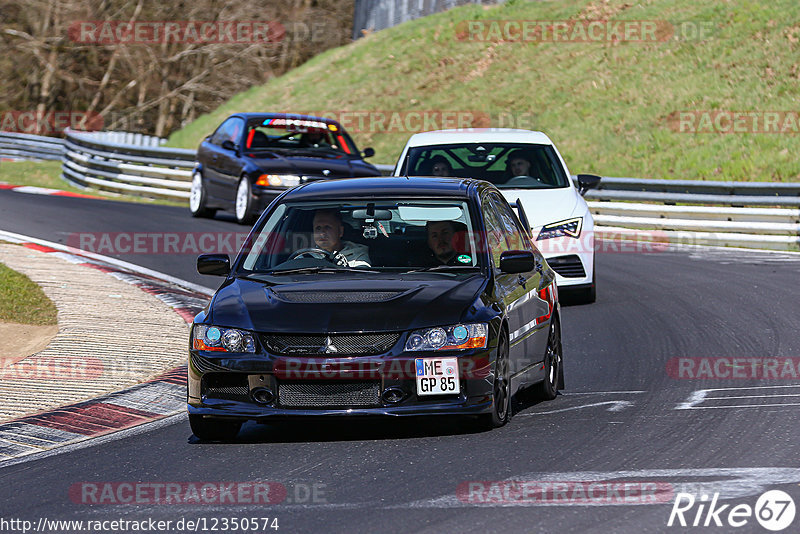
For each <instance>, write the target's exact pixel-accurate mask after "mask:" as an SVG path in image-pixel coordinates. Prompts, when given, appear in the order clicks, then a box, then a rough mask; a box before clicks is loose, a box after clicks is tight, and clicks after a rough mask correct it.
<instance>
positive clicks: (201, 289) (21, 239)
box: [0, 230, 215, 296]
mask: <svg viewBox="0 0 800 534" xmlns="http://www.w3.org/2000/svg"><path fill="white" fill-rule="evenodd" d="M0 239H4V240H6V241H11V242H14V243H25V242H30V243H35V244H37V245H43V246H46V247H50V248H54V249H56V250H61V251H64V252H68V253H70V254H77V255H78V256H84V257H87V258H91V259H94V260H98V261H102V262H105V263H108V264H110V265H114V266H115V267H121V268H123V269H127V270H129V271H132V272H135V273H139V274H143V275H146V276H152V277H154V278H159V279H161V280H163V281H165V282H169V283H172V284H175V285H177V286H181V287H184V288H186V289H190V290H192V291H196V292H198V293H202V294H203V295H208V296H211V295H213V294H214V291H215V290H214V289H211V288H209V287H205V286H201V285H199V284H195V283H192V282H189V281H187V280H182V279H180V278H176V277H174V276H172V275H169V274H166V273H162V272H159V271H154V270H153V269H148V268H147V267H141V266H139V265H135V264H133V263H128V262H127V261H122V260H118V259H117V258H112V257H110V256H103V255H102V254H95V253H94V252H89V251H86V250H81V249H78V248H74V247H69V246H66V245H62V244H61V243H53V242H52V241H46V240H44V239H39V238H36V237H30V236H26V235H22V234H15V233H14V232H7V231H5V230H0Z"/></svg>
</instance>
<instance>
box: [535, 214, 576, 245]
mask: <svg viewBox="0 0 800 534" xmlns="http://www.w3.org/2000/svg"><path fill="white" fill-rule="evenodd" d="M582 227H583V217H575V218H573V219H566V220H564V221H558V222H554V223H551V224H546V225H545V226H542V230H541V231H540V232H539V237H537V238H536V240H537V241H541V240H542V239H552V238H554V237H561V236H564V235H565V236H569V237H578V236H580V235H581V228H582Z"/></svg>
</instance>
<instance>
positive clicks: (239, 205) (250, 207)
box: [234, 176, 256, 224]
mask: <svg viewBox="0 0 800 534" xmlns="http://www.w3.org/2000/svg"><path fill="white" fill-rule="evenodd" d="M234 212H235V213H236V222H238V223H239V224H252V222H253V221H254V220H255V218H256V217H255V215H256V214H255V199H254V198H253V186H252V185H250V180H248V179H247V176H242V179H241V180H239V186H238V187H237V188H236V199H235V201H234Z"/></svg>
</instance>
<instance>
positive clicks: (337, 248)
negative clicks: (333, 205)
mask: <svg viewBox="0 0 800 534" xmlns="http://www.w3.org/2000/svg"><path fill="white" fill-rule="evenodd" d="M343 235H344V223H343V222H342V216H341V214H340V213H339V210H336V209H323V210H317V211H316V213H314V243H316V245H317V246H318V247H319V248H321V249H323V250H327V251H328V252H330V253H331V254H333V256H334V259H337V260H340V261H341V262H342V263H345V262H346V263H347V265H348V266H350V267H370V266H371V265H372V261H371V260H370V259H369V248H368V247H367V246H366V245H361V244H359V243H353V242H352V241H342V236H343Z"/></svg>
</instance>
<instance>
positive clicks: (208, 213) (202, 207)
mask: <svg viewBox="0 0 800 534" xmlns="http://www.w3.org/2000/svg"><path fill="white" fill-rule="evenodd" d="M207 203H208V193H207V192H206V186H205V183H204V182H203V175H202V174H200V173H199V172H196V173H194V174H193V175H192V188H191V190H190V192H189V211H190V212H191V214H192V217H213V216H214V214H215V213H217V210H215V209H211V208H209V207H207V206H206V204H207Z"/></svg>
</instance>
